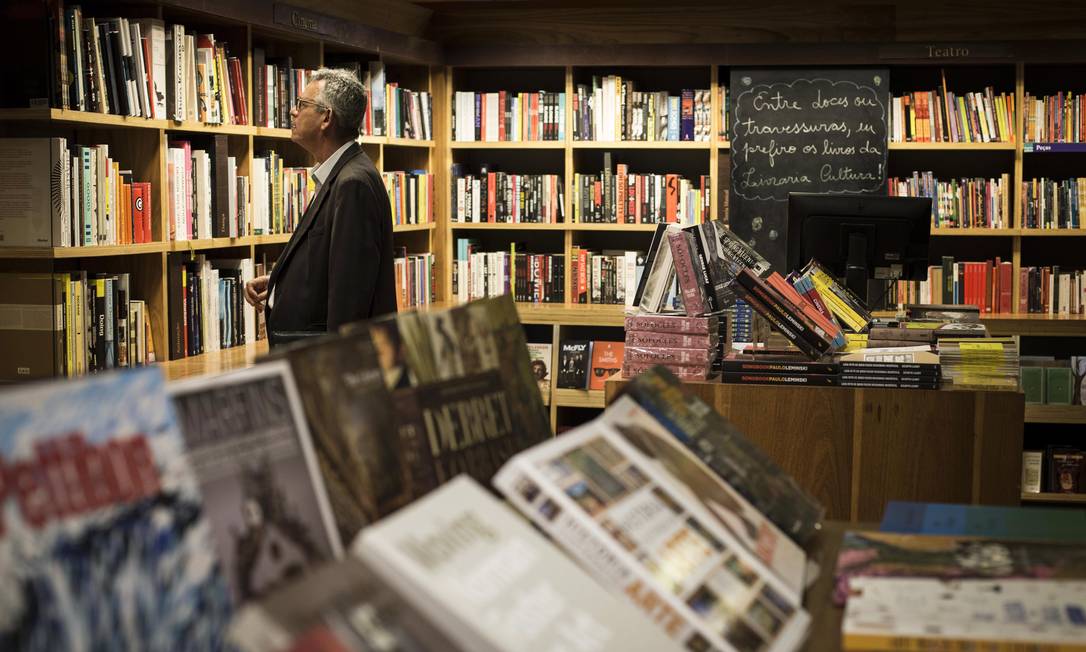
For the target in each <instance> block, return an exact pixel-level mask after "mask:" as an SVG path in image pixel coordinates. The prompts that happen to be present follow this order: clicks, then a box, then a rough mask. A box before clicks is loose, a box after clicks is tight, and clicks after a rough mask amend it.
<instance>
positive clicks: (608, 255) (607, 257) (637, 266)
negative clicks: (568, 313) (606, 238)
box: [569, 245, 645, 306]
mask: <svg viewBox="0 0 1086 652" xmlns="http://www.w3.org/2000/svg"><path fill="white" fill-rule="evenodd" d="M644 264H645V255H644V253H643V252H640V251H603V252H599V253H597V252H595V251H593V250H591V249H585V248H583V247H580V246H578V245H574V246H573V249H572V250H571V253H570V268H569V269H570V294H571V297H570V301H571V303H596V304H612V305H626V306H631V305H632V301H633V296H634V294H635V292H636V290H637V283H638V281H639V280H640V278H641V274H642V272H643V271H644Z"/></svg>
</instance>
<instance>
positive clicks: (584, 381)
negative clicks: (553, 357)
mask: <svg viewBox="0 0 1086 652" xmlns="http://www.w3.org/2000/svg"><path fill="white" fill-rule="evenodd" d="M624 349H625V345H624V344H623V343H622V342H612V341H607V340H570V339H564V340H562V341H561V342H560V343H559V345H558V373H557V376H556V378H555V385H554V386H555V387H557V388H559V389H588V390H602V389H603V387H604V383H605V382H606V381H607V379H608V378H610V377H611V376H613V375H615V374H617V373H618V372H619V370H620V369H621V368H622V359H623V352H624Z"/></svg>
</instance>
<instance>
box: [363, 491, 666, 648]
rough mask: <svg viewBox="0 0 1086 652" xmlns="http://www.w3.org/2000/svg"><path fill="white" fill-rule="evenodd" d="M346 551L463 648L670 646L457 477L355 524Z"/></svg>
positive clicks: (484, 493)
mask: <svg viewBox="0 0 1086 652" xmlns="http://www.w3.org/2000/svg"><path fill="white" fill-rule="evenodd" d="M351 550H352V553H353V554H355V555H357V556H358V557H360V558H361V559H362V561H363V562H364V563H365V564H366V565H367V566H368V567H369V568H370V569H371V570H372V571H373V572H374V573H375V574H377V576H378V577H380V578H381V579H382V580H383V581H384V582H386V583H387V584H388V585H389V586H390V587H391V588H392V589H393V590H394V591H396V592H397V593H399V594H400V595H401V596H402V597H403V598H404V599H405V600H406V601H408V602H409V603H411V604H412V606H414V607H415V608H416V609H418V610H419V611H420V612H422V613H423V614H424V615H425V616H426V617H427V618H428V619H429V620H430V621H431V622H432V623H433V624H434V625H435V626H437V627H438V628H439V629H441V630H442V631H443V633H444V634H445V635H446V636H448V637H449V638H450V639H452V640H453V641H454V642H455V643H456V644H457V645H458V646H459V647H461V648H462V649H465V650H472V651H473V652H488V651H493V652H498V651H502V652H537V651H544V650H555V651H557V650H578V651H579V652H596V651H599V652H603V651H605V650H622V651H623V652H636V651H638V650H645V651H649V650H651V651H653V652H656V651H659V652H666V651H667V650H678V649H679V648H678V647H677V646H676V645H675V644H674V643H671V642H670V641H668V640H667V638H666V637H665V636H664V635H663V634H662V633H660V632H659V631H658V630H657V629H656V628H654V627H653V626H652V625H651V624H649V622H648V621H647V620H646V619H645V618H644V617H642V616H641V614H639V613H638V612H637V610H635V609H634V608H633V607H630V606H629V605H627V604H625V603H624V602H623V601H621V600H618V599H616V598H615V597H613V596H611V595H609V594H608V593H607V592H606V591H605V590H604V589H603V588H602V587H600V586H599V585H598V584H596V583H595V582H593V581H592V580H591V579H590V578H589V577H588V576H587V575H585V574H584V572H583V571H581V570H580V569H579V568H577V566H576V565H574V564H573V562H571V561H570V560H569V559H568V558H566V557H565V556H564V555H562V554H561V553H560V552H559V551H558V550H557V549H556V548H554V547H553V546H552V545H551V544H550V543H548V542H547V541H546V540H545V539H544V538H543V537H542V536H540V535H539V533H537V532H536V531H535V530H534V529H532V527H531V526H530V525H528V524H527V523H525V522H524V520H523V519H521V518H520V517H518V516H517V515H516V514H515V513H514V512H513V511H512V510H510V509H509V508H508V507H507V506H506V505H504V504H502V503H501V502H499V501H498V500H497V499H495V498H494V497H493V496H492V495H491V494H490V493H489V492H487V491H486V490H485V489H483V488H482V487H480V486H479V485H478V484H477V483H476V482H475V481H474V480H471V479H470V478H468V477H467V476H460V477H458V478H456V479H454V480H452V481H451V482H449V483H447V484H445V485H444V486H442V487H441V488H440V489H437V490H435V491H433V492H432V493H430V494H429V495H427V496H426V497H424V498H422V499H420V500H418V501H416V502H415V503H413V504H411V505H409V506H407V507H404V508H403V509H401V510H400V511H398V512H396V513H395V514H393V515H392V516H389V517H387V518H385V519H384V520H382V521H380V522H378V523H377V524H375V525H372V526H370V527H368V528H366V529H364V530H363V531H362V533H361V534H360V535H359V537H358V538H357V539H355V542H354V543H353V544H352V548H351Z"/></svg>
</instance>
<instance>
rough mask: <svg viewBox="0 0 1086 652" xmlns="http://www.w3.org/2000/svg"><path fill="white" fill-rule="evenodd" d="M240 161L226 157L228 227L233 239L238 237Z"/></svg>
mask: <svg viewBox="0 0 1086 652" xmlns="http://www.w3.org/2000/svg"><path fill="white" fill-rule="evenodd" d="M237 177H238V160H237V159H236V158H234V157H233V156H228V157H226V179H227V213H226V215H227V225H228V227H229V231H228V233H229V235H230V237H231V238H236V237H238V184H237Z"/></svg>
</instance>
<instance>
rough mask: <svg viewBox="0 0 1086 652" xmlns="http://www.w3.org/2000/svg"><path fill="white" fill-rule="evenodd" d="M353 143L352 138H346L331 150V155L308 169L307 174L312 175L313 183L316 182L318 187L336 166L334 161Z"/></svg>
mask: <svg viewBox="0 0 1086 652" xmlns="http://www.w3.org/2000/svg"><path fill="white" fill-rule="evenodd" d="M353 144H354V141H353V140H348V141H347V142H345V143H343V144H342V145H341V146H340V148H339V149H337V150H336V151H334V152H332V155H331V156H329V157H328V158H327V159H325V160H324V163H321V164H320V165H318V166H315V167H314V168H313V169H312V170H310V172H309V175H310V176H311V177H313V183H314V184H316V186H317V187H320V185H321V184H322V183H324V182H325V180H327V179H328V175H329V174H331V173H332V168H334V167H336V162H337V161H339V158H340V157H341V156H343V152H346V151H347V148H348V147H350V146H351V145H353Z"/></svg>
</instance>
